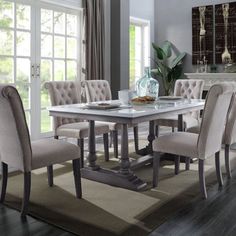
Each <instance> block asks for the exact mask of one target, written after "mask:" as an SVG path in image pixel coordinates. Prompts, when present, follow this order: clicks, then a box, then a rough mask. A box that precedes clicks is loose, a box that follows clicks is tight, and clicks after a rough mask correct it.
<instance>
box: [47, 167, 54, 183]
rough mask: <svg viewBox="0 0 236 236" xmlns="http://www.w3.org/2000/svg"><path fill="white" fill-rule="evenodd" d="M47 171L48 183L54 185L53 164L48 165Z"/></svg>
mask: <svg viewBox="0 0 236 236" xmlns="http://www.w3.org/2000/svg"><path fill="white" fill-rule="evenodd" d="M47 172H48V185H49V187H52V186H53V166H52V165H51V166H48V167H47Z"/></svg>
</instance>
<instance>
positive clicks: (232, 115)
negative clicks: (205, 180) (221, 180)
mask: <svg viewBox="0 0 236 236" xmlns="http://www.w3.org/2000/svg"><path fill="white" fill-rule="evenodd" d="M187 132H189V133H195V134H199V132H200V126H194V127H191V128H190V129H187ZM235 143H236V94H234V95H233V96H232V99H231V103H230V108H229V111H228V115H227V120H226V125H225V132H224V135H223V139H222V144H223V145H225V169H226V173H227V177H228V179H230V178H231V168H230V160H229V151H230V146H231V145H232V144H235Z"/></svg>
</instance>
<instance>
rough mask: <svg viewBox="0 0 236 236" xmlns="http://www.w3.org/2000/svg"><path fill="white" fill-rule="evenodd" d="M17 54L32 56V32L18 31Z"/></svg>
mask: <svg viewBox="0 0 236 236" xmlns="http://www.w3.org/2000/svg"><path fill="white" fill-rule="evenodd" d="M16 43H17V56H30V51H31V50H30V33H27V32H22V31H17V42H16Z"/></svg>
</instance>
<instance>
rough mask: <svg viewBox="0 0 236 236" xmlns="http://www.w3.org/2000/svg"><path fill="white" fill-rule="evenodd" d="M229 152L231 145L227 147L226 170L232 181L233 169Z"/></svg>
mask: <svg viewBox="0 0 236 236" xmlns="http://www.w3.org/2000/svg"><path fill="white" fill-rule="evenodd" d="M229 150H230V145H228V144H226V145H225V169H226V173H227V177H228V179H231V178H232V174H231V167H230V160H229Z"/></svg>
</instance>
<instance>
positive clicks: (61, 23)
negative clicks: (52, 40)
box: [54, 12, 65, 34]
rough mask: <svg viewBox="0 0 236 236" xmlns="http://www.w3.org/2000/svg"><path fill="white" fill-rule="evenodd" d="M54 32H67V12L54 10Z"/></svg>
mask: <svg viewBox="0 0 236 236" xmlns="http://www.w3.org/2000/svg"><path fill="white" fill-rule="evenodd" d="M54 32H55V33H57V34H65V14H64V13H62V12H54Z"/></svg>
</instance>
